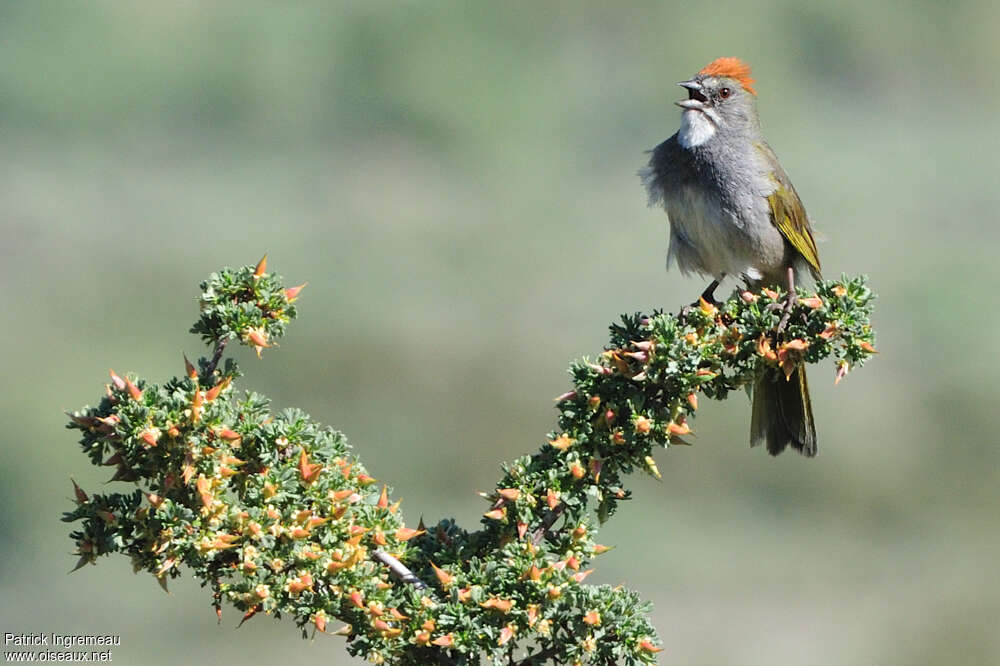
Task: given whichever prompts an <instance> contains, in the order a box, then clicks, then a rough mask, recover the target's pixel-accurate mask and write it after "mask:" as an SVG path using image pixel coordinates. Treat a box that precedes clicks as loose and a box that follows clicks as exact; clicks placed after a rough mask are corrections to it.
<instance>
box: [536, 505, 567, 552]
mask: <svg viewBox="0 0 1000 666" xmlns="http://www.w3.org/2000/svg"><path fill="white" fill-rule="evenodd" d="M565 510H566V502H560V503H559V504H557V505H556V508H554V509H552V510H551V511H549V512H548V513H547V514H546V515H545V519H544V520H543V521H542V524H541V525H539V526H538V529H537V530H535V531H534V533H533V534H532V535H531V539H532V541H534V542H535V543H536V544H537V543H538V542H540V541H541V540H542V539H544V538H545V533H546V532H548V531H549V528H550V527H552V526H553V525H555V523H556V521H557V520H559V516H561V515H562V514H563V511H565Z"/></svg>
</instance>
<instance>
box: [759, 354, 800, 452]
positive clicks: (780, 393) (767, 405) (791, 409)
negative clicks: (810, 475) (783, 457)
mask: <svg viewBox="0 0 1000 666" xmlns="http://www.w3.org/2000/svg"><path fill="white" fill-rule="evenodd" d="M765 443H766V444H767V452H768V453H770V454H771V455H772V456H776V455H778V454H779V453H781V452H782V451H784V450H785V448H786V447H787V446H791V447H792V448H793V449H796V450H797V451H798V452H799V453H801V454H802V455H804V456H808V457H810V458H811V457H813V456H814V455H816V426H815V424H814V423H813V414H812V404H811V403H810V401H809V384H808V383H807V382H806V369H805V368H803V367H801V366H800V367H797V368H795V370H794V371H793V372H792V374H791V376H790V377H788V378H787V379H785V373H783V372H781V371H779V370H776V371H768V372H766V373H764V375H762V376H761V377H760V379H758V380H757V382H756V383H755V384H754V388H753V412H752V416H751V417H750V446H757V445H759V444H765Z"/></svg>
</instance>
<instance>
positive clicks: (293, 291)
mask: <svg viewBox="0 0 1000 666" xmlns="http://www.w3.org/2000/svg"><path fill="white" fill-rule="evenodd" d="M307 284H309V283H308V282H303V283H302V284H300V285H299V286H297V287H289V288H288V289H286V290H285V300H286V301H288V302H289V303H292V302H294V301H295V300H297V299H298V297H299V292H300V291H302V290H303V289H305V288H306V285H307Z"/></svg>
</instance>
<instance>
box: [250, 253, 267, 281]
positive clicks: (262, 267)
mask: <svg viewBox="0 0 1000 666" xmlns="http://www.w3.org/2000/svg"><path fill="white" fill-rule="evenodd" d="M266 270H267V255H266V254H265V255H264V256H263V257H261V258H260V261H258V262H257V267H256V268H254V269H253V278H254V279H255V280H259V279H260V278H261V277H262V276H263V275H264V271H266Z"/></svg>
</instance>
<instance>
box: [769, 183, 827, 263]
mask: <svg viewBox="0 0 1000 666" xmlns="http://www.w3.org/2000/svg"><path fill="white" fill-rule="evenodd" d="M767 202H768V204H770V206H771V221H772V222H774V226H776V227H778V231H780V232H781V235H782V236H784V237H785V238H787V239H788V242H789V243H791V244H792V247H794V248H795V249H796V250H798V251H799V254H801V255H802V257H803V258H804V259H805V260H806V261H808V262H809V265H810V266H811V267H812V271H813V274H814V275H815V276H816V277H817V278H818V277H819V272H820V271H819V253H818V252H817V251H816V241H814V240H813V235H812V229H810V228H809V218H807V217H806V209H805V208H803V207H802V201H801V200H800V199H799V196H798V195H797V194H796V193H795V190H792V189H786V188H785V187H784V186H783V185H779V186H778V189H776V190H775V191H774V194H772V195H771V196H769V197H768V198H767Z"/></svg>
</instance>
